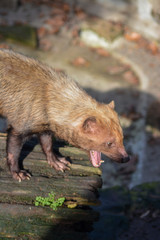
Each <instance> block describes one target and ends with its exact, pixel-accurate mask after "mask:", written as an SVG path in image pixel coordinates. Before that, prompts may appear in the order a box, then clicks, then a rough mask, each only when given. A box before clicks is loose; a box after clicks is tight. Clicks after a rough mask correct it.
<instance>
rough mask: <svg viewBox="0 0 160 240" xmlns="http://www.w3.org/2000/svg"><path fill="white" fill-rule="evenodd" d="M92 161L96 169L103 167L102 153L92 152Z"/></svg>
mask: <svg viewBox="0 0 160 240" xmlns="http://www.w3.org/2000/svg"><path fill="white" fill-rule="evenodd" d="M90 161H91V163H92V165H93V166H94V167H99V166H100V165H101V153H100V152H97V151H93V150H91V151H90Z"/></svg>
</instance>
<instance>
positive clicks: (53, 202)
mask: <svg viewBox="0 0 160 240" xmlns="http://www.w3.org/2000/svg"><path fill="white" fill-rule="evenodd" d="M64 201H65V198H64V197H62V198H57V199H55V194H54V193H53V192H51V193H49V194H48V197H45V198H44V197H40V196H37V197H36V200H35V206H43V207H44V206H50V207H51V208H52V209H53V210H57V207H59V206H62V204H63V203H64Z"/></svg>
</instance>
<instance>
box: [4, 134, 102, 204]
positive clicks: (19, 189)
mask: <svg viewBox="0 0 160 240" xmlns="http://www.w3.org/2000/svg"><path fill="white" fill-rule="evenodd" d="M0 137H1V138H0V185H1V188H0V202H3V203H17V204H33V202H34V200H35V198H36V196H43V197H46V196H47V195H48V193H49V192H51V191H53V192H54V193H55V195H56V197H57V198H58V197H62V196H63V197H65V198H66V202H65V204H66V205H71V204H72V203H73V204H75V206H77V205H95V204H98V199H97V189H98V188H100V187H101V185H102V179H101V170H100V169H98V168H94V167H92V166H91V163H90V162H89V160H88V156H87V154H86V153H84V152H83V151H82V150H79V149H76V148H73V147H63V148H62V147H61V148H60V153H61V154H63V155H64V156H66V157H71V158H72V159H71V162H72V163H71V166H70V171H66V172H65V173H60V172H58V173H57V172H56V171H55V170H54V169H53V168H51V167H50V166H49V165H48V164H47V161H46V159H45V156H44V154H43V153H42V150H41V148H40V146H39V145H36V146H35V147H34V149H33V146H34V144H33V142H30V143H28V144H26V145H25V147H24V148H23V151H22V154H21V159H23V158H24V159H23V165H24V168H25V169H29V170H30V171H31V172H32V175H33V176H32V178H31V180H30V181H22V182H21V183H19V182H17V181H15V180H13V179H12V177H11V176H10V174H9V172H8V169H7V167H6V159H5V146H6V136H5V135H4V136H3V135H1V136H0Z"/></svg>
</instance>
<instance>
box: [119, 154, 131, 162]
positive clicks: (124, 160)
mask: <svg viewBox="0 0 160 240" xmlns="http://www.w3.org/2000/svg"><path fill="white" fill-rule="evenodd" d="M129 160H130V157H129V156H127V157H123V158H121V163H127V162H128V161H129Z"/></svg>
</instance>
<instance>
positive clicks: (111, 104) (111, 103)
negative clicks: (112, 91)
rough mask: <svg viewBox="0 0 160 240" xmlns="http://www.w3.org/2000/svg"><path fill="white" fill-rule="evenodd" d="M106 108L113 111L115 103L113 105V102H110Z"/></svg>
mask: <svg viewBox="0 0 160 240" xmlns="http://www.w3.org/2000/svg"><path fill="white" fill-rule="evenodd" d="M108 106H109V107H110V108H112V109H114V108H115V103H114V101H111V102H110V103H109V104H108Z"/></svg>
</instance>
